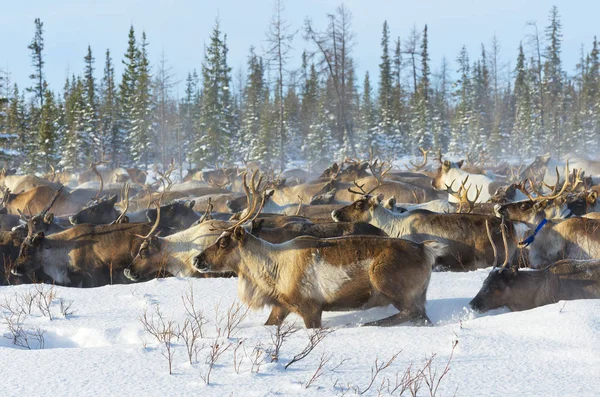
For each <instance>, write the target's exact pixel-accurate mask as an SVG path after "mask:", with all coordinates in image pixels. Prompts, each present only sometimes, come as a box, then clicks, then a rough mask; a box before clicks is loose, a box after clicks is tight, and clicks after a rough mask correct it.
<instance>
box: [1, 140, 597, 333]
mask: <svg viewBox="0 0 600 397" xmlns="http://www.w3.org/2000/svg"><path fill="white" fill-rule="evenodd" d="M421 152H422V155H423V160H422V162H420V163H418V164H417V163H414V162H412V161H411V162H410V166H408V167H405V168H406V169H404V170H398V169H393V167H392V164H391V162H383V161H381V160H379V159H374V158H373V156H371V158H370V159H368V160H365V161H361V160H359V159H346V160H344V161H343V162H340V163H334V164H332V165H331V166H330V167H328V168H327V169H325V170H324V171H322V172H320V173H313V172H308V171H304V170H301V169H294V170H288V171H285V172H283V173H281V174H279V175H274V174H273V173H269V172H268V171H264V170H260V166H259V165H258V164H248V165H247V166H246V167H245V168H244V169H239V168H236V167H231V168H225V167H219V168H216V169H213V170H190V171H189V172H188V175H187V176H186V177H185V178H183V181H181V182H179V183H174V182H173V180H172V178H171V174H172V172H173V170H174V164H173V163H171V166H170V167H169V168H168V169H165V170H163V171H160V170H158V169H155V171H156V172H155V174H156V175H157V176H156V177H155V182H153V183H146V179H147V176H148V174H147V173H146V172H144V171H141V170H137V169H123V168H116V169H110V168H108V167H106V166H104V165H102V164H101V163H94V164H92V165H91V167H90V170H89V171H86V172H83V173H81V174H79V175H78V176H76V175H72V174H68V173H57V172H55V170H54V168H52V171H53V172H52V173H51V174H48V175H45V176H43V177H40V176H35V175H16V174H14V173H12V175H11V172H9V171H7V170H2V172H0V190H1V192H2V209H1V212H0V230H1V231H0V251H1V253H2V257H3V261H4V272H2V275H1V276H0V285H12V284H23V283H31V282H47V283H54V284H59V285H64V286H70V287H97V286H102V285H107V284H118V283H134V282H140V281H145V280H149V279H152V278H156V277H167V276H176V277H237V278H238V294H239V297H240V299H241V300H242V301H243V302H244V303H246V304H247V305H248V306H250V307H251V308H261V307H264V306H270V307H271V314H270V316H269V318H268V320H267V322H266V324H267V325H278V324H281V323H282V322H283V321H284V319H285V318H286V317H287V315H288V314H289V313H296V314H297V315H299V316H300V317H301V318H302V319H303V321H304V323H305V325H306V327H321V325H322V323H321V315H322V312H323V311H339V310H356V309H366V308H370V307H376V306H387V305H390V304H391V305H393V306H394V307H395V308H396V309H398V313H397V314H394V315H392V316H390V317H388V318H384V319H381V320H378V321H374V322H372V323H369V324H367V325H380V326H389V325H395V324H399V323H402V322H405V321H412V322H413V323H416V324H430V323H431V321H430V320H429V318H428V317H427V313H426V311H425V303H426V295H427V288H428V284H429V280H430V278H431V273H432V271H469V270H475V269H479V268H487V267H490V266H491V267H492V270H491V271H490V273H489V275H488V277H487V279H486V280H485V281H484V283H483V286H482V287H481V290H480V291H479V293H478V294H477V295H476V296H475V297H474V298H473V300H472V301H471V303H470V305H471V307H472V308H473V309H475V310H478V311H487V310H490V309H494V308H498V307H502V306H506V307H508V308H509V309H511V310H525V309H530V308H534V307H537V306H540V305H545V304H549V303H553V302H557V301H559V300H569V299H588V298H600V216H599V214H600V203H599V202H598V192H599V191H600V185H598V183H599V181H600V162H592V161H588V160H579V159H573V160H571V161H565V162H562V161H560V160H557V159H553V158H550V157H549V156H539V157H537V158H536V159H535V161H534V162H533V163H532V164H530V165H528V166H526V167H524V166H521V167H519V168H516V167H511V166H509V165H508V164H500V165H497V166H493V167H492V166H489V165H488V162H487V161H485V160H484V159H483V157H482V158H481V159H480V160H479V161H471V160H470V161H469V162H468V164H467V163H466V162H465V161H459V162H451V161H448V160H443V158H442V155H441V153H440V152H438V155H437V158H436V159H435V161H434V163H433V164H429V161H428V154H429V151H427V150H423V149H421ZM500 261H501V262H502V264H501V265H498V263H499V262H500Z"/></svg>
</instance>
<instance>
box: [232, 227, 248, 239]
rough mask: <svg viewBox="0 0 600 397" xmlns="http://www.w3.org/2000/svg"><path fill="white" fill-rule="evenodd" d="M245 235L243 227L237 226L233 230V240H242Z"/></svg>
mask: <svg viewBox="0 0 600 397" xmlns="http://www.w3.org/2000/svg"><path fill="white" fill-rule="evenodd" d="M245 235H246V231H245V230H244V228H243V227H241V226H236V228H235V229H234V230H233V238H235V239H236V240H242V239H243V238H244V236H245Z"/></svg>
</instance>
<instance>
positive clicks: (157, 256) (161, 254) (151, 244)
mask: <svg viewBox="0 0 600 397" xmlns="http://www.w3.org/2000/svg"><path fill="white" fill-rule="evenodd" d="M243 179H244V186H245V189H247V190H248V194H247V196H246V197H247V200H248V208H250V210H249V211H247V212H246V214H245V215H244V216H242V217H241V219H240V220H238V221H237V222H235V224H242V223H244V222H245V221H246V220H248V219H249V218H250V217H251V216H252V215H253V213H254V212H255V211H256V205H257V203H258V201H259V200H260V199H259V197H261V194H260V192H259V191H258V190H257V189H258V185H260V182H261V180H259V181H258V184H257V183H256V172H254V173H253V174H252V179H251V181H250V185H251V188H248V185H247V184H246V173H244V174H243ZM263 197H264V196H263ZM160 212H161V211H158V212H157V219H158V220H160ZM207 212H209V211H208V210H207ZM158 220H157V222H158ZM231 223H233V222H223V221H214V220H209V221H206V222H202V223H200V224H198V225H195V226H193V227H191V228H189V229H187V230H184V231H182V232H179V233H175V234H173V235H171V236H168V237H164V238H161V237H158V236H156V235H153V233H148V234H147V235H146V236H145V237H143V242H142V244H141V245H140V249H139V251H138V253H137V255H136V256H135V258H134V259H133V261H132V263H131V265H130V266H129V267H128V268H127V269H126V271H125V273H124V274H125V276H126V277H127V278H129V279H130V280H132V281H137V280H139V279H140V278H143V277H148V276H150V275H153V274H159V273H161V272H168V273H170V274H172V275H174V276H179V277H188V276H193V275H195V274H196V273H197V272H196V270H195V268H194V267H193V264H192V260H193V257H194V256H195V255H197V254H199V253H200V252H202V250H203V249H204V248H206V247H207V246H209V245H210V244H212V243H213V242H214V241H216V239H217V238H218V237H219V235H220V233H217V232H215V231H216V230H219V229H218V228H219V227H220V226H221V227H222V226H223V225H225V227H227V226H229V225H230V224H231Z"/></svg>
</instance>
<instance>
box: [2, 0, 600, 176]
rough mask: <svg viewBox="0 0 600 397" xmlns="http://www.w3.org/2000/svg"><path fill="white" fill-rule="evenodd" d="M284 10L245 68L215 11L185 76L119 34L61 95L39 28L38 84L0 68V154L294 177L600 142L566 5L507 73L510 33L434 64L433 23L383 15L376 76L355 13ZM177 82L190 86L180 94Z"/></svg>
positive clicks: (86, 56)
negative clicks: (345, 166)
mask: <svg viewBox="0 0 600 397" xmlns="http://www.w3.org/2000/svg"><path fill="white" fill-rule="evenodd" d="M281 11H282V5H281V4H280V3H279V6H278V7H276V9H275V12H274V15H273V17H272V22H271V25H270V26H269V27H266V28H267V34H266V36H267V37H266V38H265V40H266V42H267V43H268V45H267V48H266V49H262V50H258V49H257V48H258V45H257V47H251V48H250V49H249V50H248V54H247V63H246V66H245V70H242V71H240V73H234V72H232V68H231V66H230V65H229V63H228V56H229V50H228V42H227V40H228V39H227V32H225V31H223V30H222V28H221V25H220V22H219V19H218V18H217V19H215V22H214V27H213V29H212V34H211V36H210V38H206V41H205V46H204V49H203V51H204V61H203V62H202V64H201V65H197V67H196V68H195V69H193V70H190V71H189V73H188V74H187V76H175V75H173V73H172V72H171V68H170V66H169V63H168V61H167V58H166V56H165V55H162V57H161V58H160V61H158V62H156V63H154V64H153V63H151V62H150V58H151V57H150V54H151V53H153V52H155V53H158V52H159V50H158V49H154V48H152V46H151V44H149V43H151V41H152V32H144V31H141V30H139V28H138V27H136V26H131V28H130V30H129V32H123V40H127V43H128V46H127V51H126V52H125V53H124V54H115V53H114V52H112V51H111V49H105V48H90V47H89V46H88V48H87V51H85V52H84V53H82V54H81V57H82V59H83V60H84V65H85V67H84V69H83V70H73V71H72V73H71V75H70V76H69V77H68V78H66V80H65V81H64V85H63V86H55V85H52V84H49V83H48V82H47V81H46V79H45V73H44V69H45V65H46V49H45V47H44V42H45V36H44V33H45V30H46V29H47V28H50V27H47V26H46V25H45V23H44V21H42V20H40V19H39V18H38V19H35V21H32V22H33V23H32V25H31V31H32V39H31V42H30V43H23V45H24V46H27V47H28V49H29V51H30V56H31V74H30V80H29V81H12V79H11V74H10V71H9V70H1V71H0V72H1V74H0V76H1V78H0V106H1V108H0V109H1V111H0V134H1V135H0V138H1V147H2V151H1V153H0V157H1V160H2V161H3V162H4V164H5V165H6V166H10V167H19V168H20V169H21V170H22V171H23V172H46V171H48V165H49V164H55V165H58V166H59V167H61V168H64V169H71V170H74V171H80V170H83V169H86V168H88V167H89V164H90V163H91V162H93V161H98V160H100V159H103V160H106V161H108V162H110V164H111V166H113V167H115V166H132V165H137V166H139V167H142V168H144V167H146V168H148V167H149V166H151V165H153V164H162V165H163V166H166V165H167V164H169V163H170V162H171V160H172V159H174V161H175V163H176V164H177V165H179V166H180V168H181V169H185V168H206V167H214V166H215V164H234V163H237V164H242V163H244V162H249V161H258V162H260V163H261V164H263V165H264V166H266V167H267V168H271V169H277V170H280V169H281V170H282V169H284V168H286V166H287V165H288V164H290V163H291V162H294V161H295V162H305V163H308V164H310V163H313V162H315V161H317V160H327V161H332V160H336V159H340V158H346V157H351V158H352V157H354V158H356V157H358V158H364V157H367V156H369V153H370V152H371V153H377V154H378V155H380V156H383V157H386V158H390V157H399V156H403V155H416V154H418V153H419V152H418V148H419V147H422V148H433V149H435V150H438V149H441V150H442V152H444V153H446V154H449V155H452V154H454V155H459V154H460V155H463V156H464V155H465V154H469V155H471V156H474V157H477V156H482V155H484V154H485V155H486V156H487V157H489V158H492V159H493V160H495V161H499V160H503V159H509V158H511V159H518V160H520V161H523V160H524V159H529V158H532V157H534V156H535V155H538V154H542V153H550V154H552V155H553V156H559V157H563V156H565V155H585V154H587V153H591V152H594V151H597V150H598V149H599V148H598V146H599V143H600V111H599V110H600V109H599V108H600V59H599V50H600V49H599V46H598V42H597V39H596V37H590V38H589V43H582V44H585V47H582V48H586V49H589V51H583V50H582V51H581V56H580V59H579V60H578V63H577V68H576V70H575V71H574V72H567V71H566V70H565V69H564V68H563V60H562V59H561V45H562V44H561V43H562V36H563V26H562V24H561V15H560V12H559V9H558V8H557V7H553V8H551V9H550V10H549V14H548V20H547V21H541V22H539V24H538V23H530V24H529V25H528V26H527V27H526V28H525V29H524V32H525V35H524V37H523V40H522V42H521V45H520V46H519V47H518V48H503V51H504V57H505V58H509V59H510V60H511V62H510V65H511V66H510V68H507V67H506V64H504V63H502V62H501V60H500V59H499V48H500V43H501V40H502V38H501V37H493V38H492V39H491V40H486V43H482V44H481V48H479V49H474V48H469V49H467V48H466V47H463V49H462V50H461V51H460V53H458V54H446V56H447V57H448V58H444V59H443V61H442V62H441V64H440V65H432V64H431V61H430V52H429V48H428V41H429V35H428V30H427V28H428V27H427V25H425V26H417V27H415V28H413V29H412V30H410V33H409V34H408V35H407V36H405V37H402V38H400V37H395V36H393V35H392V34H391V33H390V32H391V29H392V27H391V26H390V24H388V22H387V21H381V25H380V26H381V34H380V37H381V40H380V43H373V45H377V44H379V46H380V61H379V68H378V70H369V71H367V72H366V73H365V74H364V75H360V76H359V75H357V73H356V71H355V66H354V58H353V55H354V54H353V51H352V50H353V41H354V40H355V39H356V38H355V36H354V32H353V25H352V24H353V22H352V14H351V12H350V11H349V9H348V8H347V7H346V6H344V5H340V6H339V7H338V8H337V9H335V10H332V14H330V15H329V16H328V18H327V24H326V25H323V26H316V24H314V23H313V22H311V21H310V19H307V20H306V22H305V23H304V25H303V26H294V27H292V26H290V24H289V23H287V22H286V20H285V18H284V16H283V15H282V13H281ZM52 28H53V29H54V27H52ZM394 28H395V29H400V28H402V27H394ZM125 34H127V37H125ZM292 39H294V40H295V46H294V48H293V49H292V47H291V45H290V43H291V40H292ZM257 44H260V43H257ZM166 52H167V53H168V49H166ZM300 53H301V56H298V55H299V54H300ZM506 54H510V55H506ZM155 55H156V54H155ZM296 59H300V60H301V61H300V62H296V61H295V60H296ZM117 62H122V63H123V65H124V72H123V73H122V75H117V74H115V63H117ZM501 63H502V64H501ZM508 69H510V70H508ZM234 74H235V75H234ZM238 74H239V75H238ZM175 84H180V86H181V87H182V89H184V92H183V93H182V92H181V91H179V94H178V96H176V95H175V92H174V89H173V88H174V86H175Z"/></svg>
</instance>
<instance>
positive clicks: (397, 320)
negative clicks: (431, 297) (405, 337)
mask: <svg viewBox="0 0 600 397" xmlns="http://www.w3.org/2000/svg"><path fill="white" fill-rule="evenodd" d="M407 321H412V322H413V323H414V324H415V325H418V326H423V325H432V324H433V323H432V322H431V320H430V319H429V317H427V314H425V313H424V312H411V311H404V310H402V311H400V313H396V314H394V315H392V316H389V317H386V318H382V319H381V320H377V321H371V322H370V323H366V324H364V325H365V326H377V327H391V326H393V325H398V324H402V323H405V322H407Z"/></svg>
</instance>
